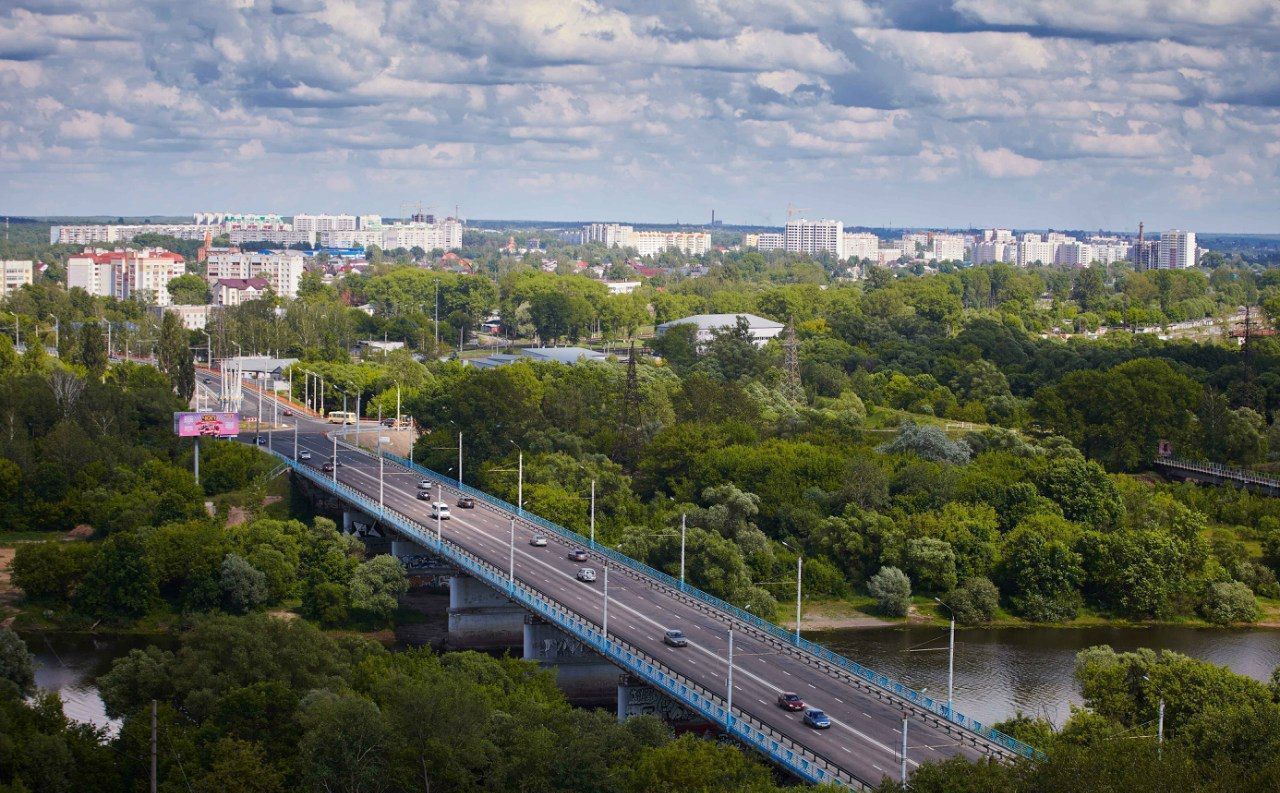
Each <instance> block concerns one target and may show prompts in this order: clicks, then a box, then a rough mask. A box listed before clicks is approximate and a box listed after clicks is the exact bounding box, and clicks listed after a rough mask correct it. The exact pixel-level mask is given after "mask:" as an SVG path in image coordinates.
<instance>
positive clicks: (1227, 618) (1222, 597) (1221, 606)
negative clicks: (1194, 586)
mask: <svg viewBox="0 0 1280 793" xmlns="http://www.w3.org/2000/svg"><path fill="white" fill-rule="evenodd" d="M1200 612H1201V613H1202V614H1204V618H1205V619H1207V620H1208V621H1209V622H1212V623H1214V624H1215V625H1229V624H1231V623H1233V622H1257V621H1258V617H1259V612H1258V601H1257V600H1256V599H1255V598H1254V597H1253V592H1252V591H1250V589H1249V587H1247V586H1245V585H1244V584H1242V583H1240V582H1239V581H1219V582H1216V583H1213V584H1209V585H1208V587H1206V588H1205V593H1204V600H1203V601H1202V602H1201V604H1200Z"/></svg>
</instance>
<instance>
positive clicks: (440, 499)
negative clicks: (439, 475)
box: [431, 482, 444, 543]
mask: <svg viewBox="0 0 1280 793" xmlns="http://www.w3.org/2000/svg"><path fill="white" fill-rule="evenodd" d="M443 503H444V486H443V485H442V484H441V483H440V482H436V503H434V504H432V505H431V508H432V509H433V510H435V513H436V542H437V543H442V542H444V535H443V533H442V532H441V530H440V505H441V504H443Z"/></svg>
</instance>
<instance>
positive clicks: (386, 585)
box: [351, 554, 409, 619]
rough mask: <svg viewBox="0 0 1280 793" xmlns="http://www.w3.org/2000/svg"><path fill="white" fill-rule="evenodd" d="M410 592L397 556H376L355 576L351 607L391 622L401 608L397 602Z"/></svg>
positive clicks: (360, 567) (356, 572)
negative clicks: (398, 608) (397, 608)
mask: <svg viewBox="0 0 1280 793" xmlns="http://www.w3.org/2000/svg"><path fill="white" fill-rule="evenodd" d="M407 591H409V579H408V577H407V576H406V575H405V572H404V566H403V565H401V564H400V561H399V560H398V559H396V558H395V557H394V556H389V555H387V554H381V555H378V556H375V557H373V558H372V559H370V560H368V561H366V562H364V563H362V564H361V565H360V566H359V567H357V568H356V569H355V572H353V573H352V574H351V607H352V608H354V609H358V610H360V611H367V612H369V613H370V614H373V615H375V616H377V617H379V618H381V619H390V618H391V615H392V614H394V613H395V610H396V607H397V605H398V603H397V601H396V598H398V597H399V596H400V595H403V594H404V593H405V592H407Z"/></svg>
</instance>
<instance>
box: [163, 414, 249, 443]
mask: <svg viewBox="0 0 1280 793" xmlns="http://www.w3.org/2000/svg"><path fill="white" fill-rule="evenodd" d="M173 431H174V432H175V433H177V435H178V437H180V438H197V437H201V436H203V437H206V438H231V437H235V436H236V435H239V434H240V414H239V413H210V412H200V413H174V414H173Z"/></svg>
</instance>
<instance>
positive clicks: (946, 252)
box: [929, 234, 965, 262]
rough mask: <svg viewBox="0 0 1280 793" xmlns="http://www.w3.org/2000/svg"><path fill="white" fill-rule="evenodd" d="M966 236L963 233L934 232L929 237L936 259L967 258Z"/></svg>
mask: <svg viewBox="0 0 1280 793" xmlns="http://www.w3.org/2000/svg"><path fill="white" fill-rule="evenodd" d="M964 249H965V238H964V235H962V234H933V235H931V237H930V239H929V251H930V253H932V254H933V258H934V261H939V262H962V261H964V259H965V255H964Z"/></svg>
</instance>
